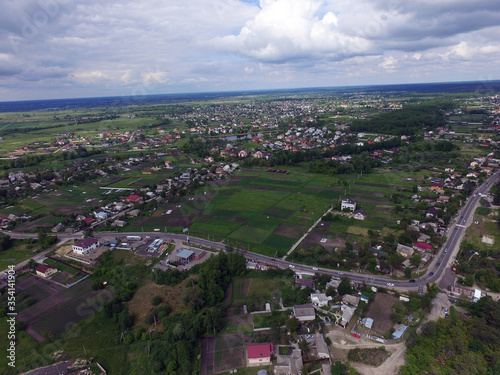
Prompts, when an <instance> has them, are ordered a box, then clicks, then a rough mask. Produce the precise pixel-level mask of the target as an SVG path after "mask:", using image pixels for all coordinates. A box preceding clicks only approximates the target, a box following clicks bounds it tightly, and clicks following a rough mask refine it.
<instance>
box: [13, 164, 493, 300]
mask: <svg viewBox="0 0 500 375" xmlns="http://www.w3.org/2000/svg"><path fill="white" fill-rule="evenodd" d="M498 178H500V170H499V171H497V172H496V173H495V174H493V175H492V176H491V177H490V178H489V179H488V180H487V181H486V182H485V183H484V184H483V185H481V186H480V187H478V188H477V189H476V190H475V191H474V192H473V194H472V195H471V196H470V197H469V198H468V200H467V202H466V204H465V206H464V207H463V208H462V209H461V210H460V212H459V214H458V220H457V221H456V222H455V223H454V224H453V225H452V226H451V227H450V229H449V231H448V233H449V235H448V238H447V240H446V242H445V244H444V246H443V250H441V252H440V253H439V254H438V255H437V256H436V257H435V259H434V260H433V261H432V263H431V265H430V266H429V268H428V271H429V272H428V273H427V274H425V275H423V276H422V277H420V278H418V279H415V280H414V281H413V282H410V281H409V280H393V279H390V278H387V277H381V276H378V275H371V274H362V273H357V272H345V271H337V270H331V269H327V268H320V267H311V266H306V265H301V264H295V263H292V262H287V261H285V260H283V259H278V258H276V259H275V258H271V257H268V256H265V255H262V254H257V253H252V252H250V251H246V250H243V249H235V250H236V251H238V252H240V253H242V254H243V255H244V256H245V257H246V258H247V259H251V260H254V261H257V262H262V263H266V264H273V265H276V266H278V267H281V268H287V267H289V268H291V269H293V270H294V271H306V272H313V273H321V274H326V275H331V276H336V277H342V276H348V277H349V278H350V279H351V280H352V281H355V282H358V283H366V284H370V285H375V286H384V287H387V286H390V287H391V288H394V289H400V290H416V289H417V288H418V285H421V284H425V283H433V282H437V281H439V279H440V278H441V276H442V275H443V274H444V272H445V270H446V268H447V267H448V263H449V262H450V260H451V259H452V256H453V255H454V254H456V252H457V251H458V249H459V246H458V245H459V243H460V241H461V238H462V236H463V234H464V232H465V229H466V228H467V227H468V226H469V225H470V224H471V223H472V219H473V217H474V211H475V207H476V205H477V204H478V203H479V200H480V198H481V197H480V195H479V194H484V193H486V192H487V191H488V190H489V189H490V187H491V186H492V185H493V184H494V183H495V182H496V181H497V180H498ZM8 234H9V235H10V236H11V237H12V238H31V237H35V238H36V235H33V234H22V233H15V232H8ZM113 234H114V232H113ZM116 234H117V235H119V236H126V235H138V234H139V233H137V232H132V233H116ZM140 235H143V236H145V235H150V236H154V237H161V238H164V239H167V240H168V239H176V240H181V241H186V242H187V239H188V238H189V242H190V244H193V245H200V246H203V247H208V248H213V249H217V250H225V249H226V245H225V244H223V243H220V242H214V241H209V240H205V239H203V238H197V237H192V236H186V235H184V234H174V233H164V232H148V233H146V232H141V233H140ZM109 236H110V233H95V234H94V237H97V238H99V237H109ZM81 237H82V233H81V232H77V233H74V234H72V235H67V234H63V235H61V236H58V238H59V239H60V240H61V241H60V243H61V242H66V241H68V240H70V239H79V238H81ZM50 250H51V249H48V250H45V251H43V252H41V253H38V254H36V256H34V257H33V259H35V258H39V257H40V256H42V255H44V254H45V253H47V252H48V251H50ZM28 261H29V259H28V260H26V261H23V262H21V263H19V264H18V265H17V267H18V268H19V267H22V266H24V265H25V264H27V263H28ZM388 284H390V285H388Z"/></svg>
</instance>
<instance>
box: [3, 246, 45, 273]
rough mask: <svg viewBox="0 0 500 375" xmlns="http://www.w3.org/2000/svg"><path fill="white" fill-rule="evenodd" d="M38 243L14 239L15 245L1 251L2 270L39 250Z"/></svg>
mask: <svg viewBox="0 0 500 375" xmlns="http://www.w3.org/2000/svg"><path fill="white" fill-rule="evenodd" d="M38 248H39V247H38V246H37V245H36V244H26V243H24V242H23V241H22V240H14V241H13V245H12V246H11V247H10V248H9V249H7V250H3V251H0V271H2V270H4V269H6V268H7V267H8V266H9V265H12V264H17V263H19V262H22V261H23V260H26V259H28V258H30V257H32V256H33V255H34V254H33V251H36V250H38Z"/></svg>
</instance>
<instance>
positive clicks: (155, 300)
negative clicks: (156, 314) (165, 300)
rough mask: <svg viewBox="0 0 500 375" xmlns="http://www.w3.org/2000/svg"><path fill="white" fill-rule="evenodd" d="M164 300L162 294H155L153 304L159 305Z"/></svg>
mask: <svg viewBox="0 0 500 375" xmlns="http://www.w3.org/2000/svg"><path fill="white" fill-rule="evenodd" d="M161 302H162V298H161V297H160V296H154V297H153V299H152V300H151V303H152V304H153V306H158V305H159V304H160V303H161Z"/></svg>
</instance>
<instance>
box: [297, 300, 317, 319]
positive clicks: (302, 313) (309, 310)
mask: <svg viewBox="0 0 500 375" xmlns="http://www.w3.org/2000/svg"><path fill="white" fill-rule="evenodd" d="M293 315H294V316H295V317H296V318H297V319H298V320H299V321H301V322H307V321H311V320H314V319H315V318H316V311H315V310H314V307H313V305H311V304H310V303H306V304H304V305H295V306H293Z"/></svg>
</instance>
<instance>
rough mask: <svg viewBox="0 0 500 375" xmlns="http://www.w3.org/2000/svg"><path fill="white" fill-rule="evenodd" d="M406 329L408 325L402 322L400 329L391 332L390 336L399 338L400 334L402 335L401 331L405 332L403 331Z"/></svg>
mask: <svg viewBox="0 0 500 375" xmlns="http://www.w3.org/2000/svg"><path fill="white" fill-rule="evenodd" d="M407 329H408V326H405V325H404V324H402V325H401V328H400V329H398V330H397V331H394V332H393V334H392V337H394V338H395V339H400V338H401V336H403V333H405V331H406V330H407Z"/></svg>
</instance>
